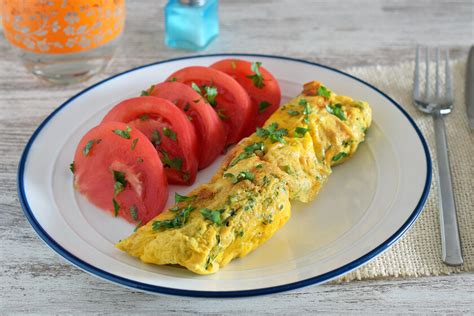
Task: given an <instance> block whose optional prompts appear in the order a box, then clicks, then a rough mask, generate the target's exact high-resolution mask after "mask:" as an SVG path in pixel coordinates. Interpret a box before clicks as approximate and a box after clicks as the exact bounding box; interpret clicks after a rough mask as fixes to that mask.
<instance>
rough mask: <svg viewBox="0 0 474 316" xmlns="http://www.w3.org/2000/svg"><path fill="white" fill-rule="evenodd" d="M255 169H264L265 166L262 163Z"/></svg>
mask: <svg viewBox="0 0 474 316" xmlns="http://www.w3.org/2000/svg"><path fill="white" fill-rule="evenodd" d="M255 168H257V169H262V168H263V165H262V164H261V163H259V164H258V165H256V166H255Z"/></svg>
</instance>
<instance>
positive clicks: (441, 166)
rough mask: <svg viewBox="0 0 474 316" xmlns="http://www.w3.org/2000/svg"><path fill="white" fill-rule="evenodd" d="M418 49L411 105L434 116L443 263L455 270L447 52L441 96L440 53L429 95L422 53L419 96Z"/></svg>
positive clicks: (460, 260) (458, 253)
mask: <svg viewBox="0 0 474 316" xmlns="http://www.w3.org/2000/svg"><path fill="white" fill-rule="evenodd" d="M420 55H421V49H420V47H418V48H417V50H416V61H415V75H414V80H413V81H414V82H413V101H414V104H415V106H416V107H417V108H418V109H419V110H420V111H422V112H424V113H428V114H431V115H432V116H433V122H434V130H435V140H436V156H437V158H438V175H439V182H438V183H439V218H440V225H441V250H442V260H443V262H444V263H446V264H447V265H452V266H458V265H461V264H463V258H462V253H461V243H460V240H459V228H458V223H457V219H456V204H455V202H454V194H453V186H452V181H451V169H450V166H449V156H448V145H447V141H446V130H445V127H444V117H443V116H444V115H447V114H449V113H451V110H452V108H453V102H454V97H453V83H452V78H451V70H450V66H449V50H446V53H445V70H444V76H445V85H444V86H445V89H444V90H445V91H444V93H441V91H440V90H441V79H440V49H439V48H437V49H436V57H435V58H436V69H435V71H436V73H435V91H434V94H433V93H431V92H430V80H429V78H430V76H429V75H430V67H429V61H430V55H429V50H428V48H426V49H425V64H426V70H425V78H426V79H425V91H424V92H423V93H421V92H420V76H421V74H420Z"/></svg>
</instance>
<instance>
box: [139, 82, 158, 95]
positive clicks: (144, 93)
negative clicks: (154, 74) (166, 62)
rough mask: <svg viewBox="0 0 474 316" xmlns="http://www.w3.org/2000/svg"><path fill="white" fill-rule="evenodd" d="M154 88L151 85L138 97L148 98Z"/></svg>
mask: <svg viewBox="0 0 474 316" xmlns="http://www.w3.org/2000/svg"><path fill="white" fill-rule="evenodd" d="M154 88H155V85H154V84H153V85H151V86H150V88H148V89H147V90H143V91H142V93H141V94H140V96H142V97H146V96H149V95H150V94H151V92H152V91H153V89H154Z"/></svg>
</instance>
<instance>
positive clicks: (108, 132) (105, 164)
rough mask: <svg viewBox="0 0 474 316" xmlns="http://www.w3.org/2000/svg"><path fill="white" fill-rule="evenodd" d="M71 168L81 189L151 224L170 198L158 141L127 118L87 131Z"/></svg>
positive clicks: (127, 216) (133, 218) (126, 215)
mask: <svg viewBox="0 0 474 316" xmlns="http://www.w3.org/2000/svg"><path fill="white" fill-rule="evenodd" d="M71 170H72V171H73V173H74V184H75V187H76V189H77V190H78V191H79V192H80V193H82V194H83V195H85V196H86V197H87V199H88V200H89V201H90V202H92V203H93V204H94V205H96V206H97V207H99V208H101V209H104V210H107V211H109V212H111V213H112V214H115V216H120V217H123V218H124V219H126V220H127V221H129V222H131V223H136V224H138V225H140V224H146V223H147V222H148V221H149V220H151V219H152V218H154V217H155V216H156V215H157V214H159V213H160V212H161V211H162V210H163V208H164V206H165V204H166V200H167V198H168V182H167V181H166V176H165V174H164V169H163V165H162V163H161V161H160V159H159V157H158V155H157V154H156V150H155V148H154V146H153V145H152V144H151V143H150V141H149V140H148V139H147V137H146V136H145V135H143V133H141V132H140V131H139V130H138V129H136V128H133V127H130V126H128V125H127V124H124V123H118V122H108V123H102V124H100V125H99V126H97V127H94V128H93V129H91V130H90V131H89V132H88V133H87V134H86V135H84V137H83V138H82V139H81V141H80V142H79V145H78V146H77V149H76V153H75V155H74V163H73V164H72V165H71Z"/></svg>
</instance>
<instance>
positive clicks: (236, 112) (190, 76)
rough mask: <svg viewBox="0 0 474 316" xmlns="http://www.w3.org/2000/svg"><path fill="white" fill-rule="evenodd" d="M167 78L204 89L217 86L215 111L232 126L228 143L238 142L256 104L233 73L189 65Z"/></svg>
mask: <svg viewBox="0 0 474 316" xmlns="http://www.w3.org/2000/svg"><path fill="white" fill-rule="evenodd" d="M167 81H178V82H182V83H184V84H186V85H188V86H192V83H195V84H196V85H198V86H199V87H200V88H202V87H203V86H213V87H216V88H217V96H216V98H215V101H216V103H217V105H216V106H215V110H216V112H217V113H218V114H221V116H222V115H224V116H225V117H223V119H222V121H223V122H224V123H225V124H226V125H227V126H228V131H229V133H228V135H227V141H226V144H234V143H237V142H238V141H239V140H240V139H241V138H242V137H244V133H245V131H246V130H247V124H249V122H250V118H251V114H252V103H251V101H250V98H249V96H248V94H247V92H246V91H245V90H244V89H243V88H242V87H241V86H240V85H239V83H238V82H237V81H235V80H234V79H233V78H232V77H231V76H229V75H227V74H225V73H223V72H221V71H219V70H216V69H212V68H208V67H201V66H192V67H186V68H183V69H181V70H178V71H176V72H175V73H173V74H171V75H170V76H169V77H168V79H167Z"/></svg>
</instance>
